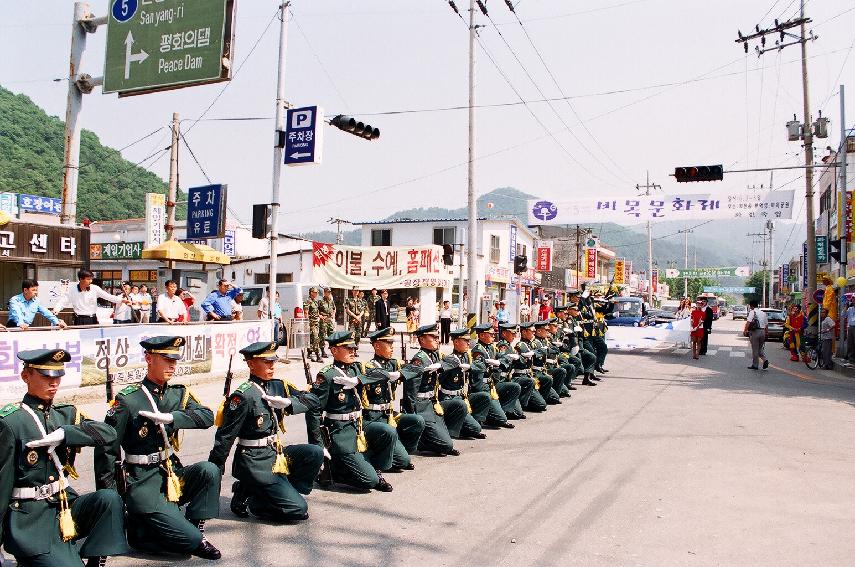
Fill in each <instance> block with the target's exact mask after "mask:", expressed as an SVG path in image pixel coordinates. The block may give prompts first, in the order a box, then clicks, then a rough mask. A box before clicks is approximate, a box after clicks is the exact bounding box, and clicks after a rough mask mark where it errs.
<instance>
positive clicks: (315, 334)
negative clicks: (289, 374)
mask: <svg viewBox="0 0 855 567" xmlns="http://www.w3.org/2000/svg"><path fill="white" fill-rule="evenodd" d="M311 289H312V290H314V289H315V288H311ZM310 291H311V290H310ZM303 314H304V315H305V317H306V319H308V320H309V348H308V355H309V358H310V359H311V356H312V354H314V355H315V360H317V361H318V362H320V361H321V339H322V337H321V314H320V311H319V309H318V300H317V299H312V296H311V295H310V296H309V297H307V298H306V299H305V300H303Z"/></svg>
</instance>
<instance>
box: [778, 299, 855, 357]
mask: <svg viewBox="0 0 855 567" xmlns="http://www.w3.org/2000/svg"><path fill="white" fill-rule="evenodd" d="M853 323H855V321H853ZM804 326H805V316H804V313H802V309H801V307H800V306H799V304H798V303H795V304H793V305H791V306H790V312H789V314H787V320H786V321H784V328H785V329H787V331H789V333H790V345H789V346H790V360H791V361H793V362H798V361H799V353H800V352H801V350H802V329H804Z"/></svg>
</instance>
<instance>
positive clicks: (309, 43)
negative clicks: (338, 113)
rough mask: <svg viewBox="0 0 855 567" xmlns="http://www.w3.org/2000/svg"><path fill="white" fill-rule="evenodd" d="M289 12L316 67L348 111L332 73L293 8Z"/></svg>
mask: <svg viewBox="0 0 855 567" xmlns="http://www.w3.org/2000/svg"><path fill="white" fill-rule="evenodd" d="M290 12H291V20H292V21H293V22H294V24H295V25H296V26H297V31H299V32H300V35H301V36H303V40H304V41H305V42H306V45H307V46H308V47H309V51H311V52H312V55H314V57H315V61H317V62H318V67H320V69H321V71H322V72H323V74H324V76H325V77H326V78H327V80H328V81H329V82H330V85H331V86H332V88H333V90H334V91H335V94H336V95H337V96H338V98H339V99H340V100H341V102H343V103H344V108H345V110H348V111H349V109H350V105H349V104H347V101H346V100H345V99H344V95H342V94H341V91H340V90H339V88H338V85H336V84H335V81H333V78H332V75H330V74H329V72H328V71H327V68H326V66H325V65H324V62H323V61H321V57H320V55H318V52H317V51H315V48H314V47H313V46H312V42H311V41H309V36H308V35H306V32H304V31H303V26H301V25H300V22H299V21H298V20H297V16H295V15H294V10H293V9H292V10H291V11H290Z"/></svg>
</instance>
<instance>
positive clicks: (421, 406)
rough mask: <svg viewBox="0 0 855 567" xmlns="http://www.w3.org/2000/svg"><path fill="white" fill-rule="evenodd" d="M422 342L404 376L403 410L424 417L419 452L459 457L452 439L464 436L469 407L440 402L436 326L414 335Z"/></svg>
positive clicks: (416, 331) (421, 330)
mask: <svg viewBox="0 0 855 567" xmlns="http://www.w3.org/2000/svg"><path fill="white" fill-rule="evenodd" d="M413 334H414V335H415V336H416V337H417V338H418V341H419V346H421V347H422V348H421V350H419V351H418V352H417V353H416V354H415V356H413V358H412V360H411V361H410V363H409V364H407V365H406V366H405V367H404V369H403V371H402V373H403V375H404V397H403V399H402V400H401V409H402V411H404V412H405V413H410V414H418V415H421V416H422V417H423V418H424V420H425V430H424V432H423V433H422V436H421V439H419V450H420V451H428V452H431V453H437V454H438V455H443V456H445V455H453V456H457V455H459V454H460V452H459V451H458V450H457V449H455V448H454V442H453V441H452V440H451V438H452V437H459V436H460V429H461V427H462V426H463V420H464V418H465V417H466V414H467V411H466V403H465V402H464V401H463V400H461V399H456V398H455V399H446V400H444V401H440V400H439V372H440V369H441V368H442V364H441V363H440V361H439V352H437V349H438V348H439V333H438V332H437V330H436V325H435V324H434V325H422V326H421V327H419V328H418V329H416V330H415V332H414V333H413Z"/></svg>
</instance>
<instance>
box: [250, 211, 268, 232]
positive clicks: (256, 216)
mask: <svg viewBox="0 0 855 567" xmlns="http://www.w3.org/2000/svg"><path fill="white" fill-rule="evenodd" d="M267 207H268V205H253V206H252V237H253V238H267V231H268V230H269V227H268V223H267V216H268V211H267Z"/></svg>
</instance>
